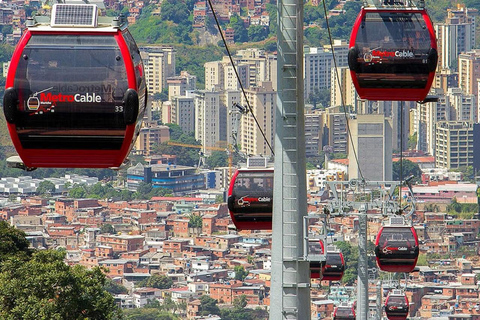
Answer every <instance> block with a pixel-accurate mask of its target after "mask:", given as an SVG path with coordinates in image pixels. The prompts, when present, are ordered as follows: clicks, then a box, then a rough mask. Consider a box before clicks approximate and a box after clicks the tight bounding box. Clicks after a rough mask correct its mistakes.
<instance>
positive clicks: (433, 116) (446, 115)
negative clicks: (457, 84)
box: [411, 89, 450, 155]
mask: <svg viewBox="0 0 480 320" xmlns="http://www.w3.org/2000/svg"><path fill="white" fill-rule="evenodd" d="M433 93H434V94H435V95H437V96H438V97H439V99H438V101H436V102H429V103H425V104H417V106H416V110H417V112H416V117H415V120H416V122H415V123H414V124H413V127H414V130H415V132H416V133H417V149H418V150H421V151H424V152H427V153H429V154H431V155H435V128H436V124H437V123H438V122H440V121H449V120H450V100H449V99H448V98H447V97H446V96H445V94H444V92H443V90H442V89H434V91H433ZM411 134H413V132H411Z"/></svg>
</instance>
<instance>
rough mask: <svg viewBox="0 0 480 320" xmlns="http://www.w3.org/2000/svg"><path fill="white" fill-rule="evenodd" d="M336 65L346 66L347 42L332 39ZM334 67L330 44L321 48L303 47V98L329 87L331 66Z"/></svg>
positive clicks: (330, 83)
mask: <svg viewBox="0 0 480 320" xmlns="http://www.w3.org/2000/svg"><path fill="white" fill-rule="evenodd" d="M333 48H334V53H335V61H336V66H337V67H345V66H348V60H347V59H348V43H347V42H346V41H341V40H334V44H333ZM334 67H335V63H334V61H333V54H332V49H331V47H330V46H324V47H323V48H310V47H305V48H304V77H303V78H304V82H305V94H304V98H305V99H308V97H309V95H310V94H311V93H314V92H315V90H319V89H330V87H331V85H332V82H331V81H332V68H334Z"/></svg>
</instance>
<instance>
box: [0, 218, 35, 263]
mask: <svg viewBox="0 0 480 320" xmlns="http://www.w3.org/2000/svg"><path fill="white" fill-rule="evenodd" d="M29 246H30V242H28V240H27V239H26V238H25V232H23V231H21V230H18V229H16V228H13V227H11V226H9V225H8V223H7V222H6V221H0V263H1V262H2V261H5V260H6V259H7V258H9V257H13V256H15V257H17V258H20V257H21V258H24V259H26V258H28V257H29V256H30V255H31V254H32V252H31V251H30V250H29V249H28V247H29Z"/></svg>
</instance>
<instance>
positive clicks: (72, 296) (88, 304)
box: [0, 250, 121, 320]
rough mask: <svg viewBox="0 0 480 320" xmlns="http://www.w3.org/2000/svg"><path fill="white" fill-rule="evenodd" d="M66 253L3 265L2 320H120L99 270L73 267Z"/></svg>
mask: <svg viewBox="0 0 480 320" xmlns="http://www.w3.org/2000/svg"><path fill="white" fill-rule="evenodd" d="M63 259H64V253H62V252H58V251H54V250H43V251H36V252H35V253H34V254H33V255H32V257H31V259H29V260H28V261H22V260H20V259H18V258H17V257H11V258H10V259H8V260H7V261H4V262H3V263H2V264H1V265H0V318H1V319H11V320H13V319H25V320H30V319H31V320H34V319H35V320H36V319H65V320H77V319H85V320H86V319H119V318H121V312H120V310H119V309H118V307H117V306H116V305H115V303H114V300H113V296H112V295H111V294H110V293H108V292H107V291H106V290H105V289H104V285H105V279H106V277H105V275H104V274H103V272H102V271H101V269H100V268H94V269H92V270H87V269H85V268H84V267H82V266H79V265H77V266H75V267H70V266H69V265H67V264H65V262H64V261H63Z"/></svg>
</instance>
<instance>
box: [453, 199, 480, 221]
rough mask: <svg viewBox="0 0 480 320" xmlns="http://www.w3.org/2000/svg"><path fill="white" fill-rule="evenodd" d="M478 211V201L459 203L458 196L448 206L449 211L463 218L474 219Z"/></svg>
mask: <svg viewBox="0 0 480 320" xmlns="http://www.w3.org/2000/svg"><path fill="white" fill-rule="evenodd" d="M477 212H478V204H477V203H459V202H458V201H457V199H456V198H453V199H452V203H450V204H449V205H448V206H447V213H448V214H450V215H453V216H455V217H457V218H461V219H472V218H473V215H474V214H475V213H477Z"/></svg>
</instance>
